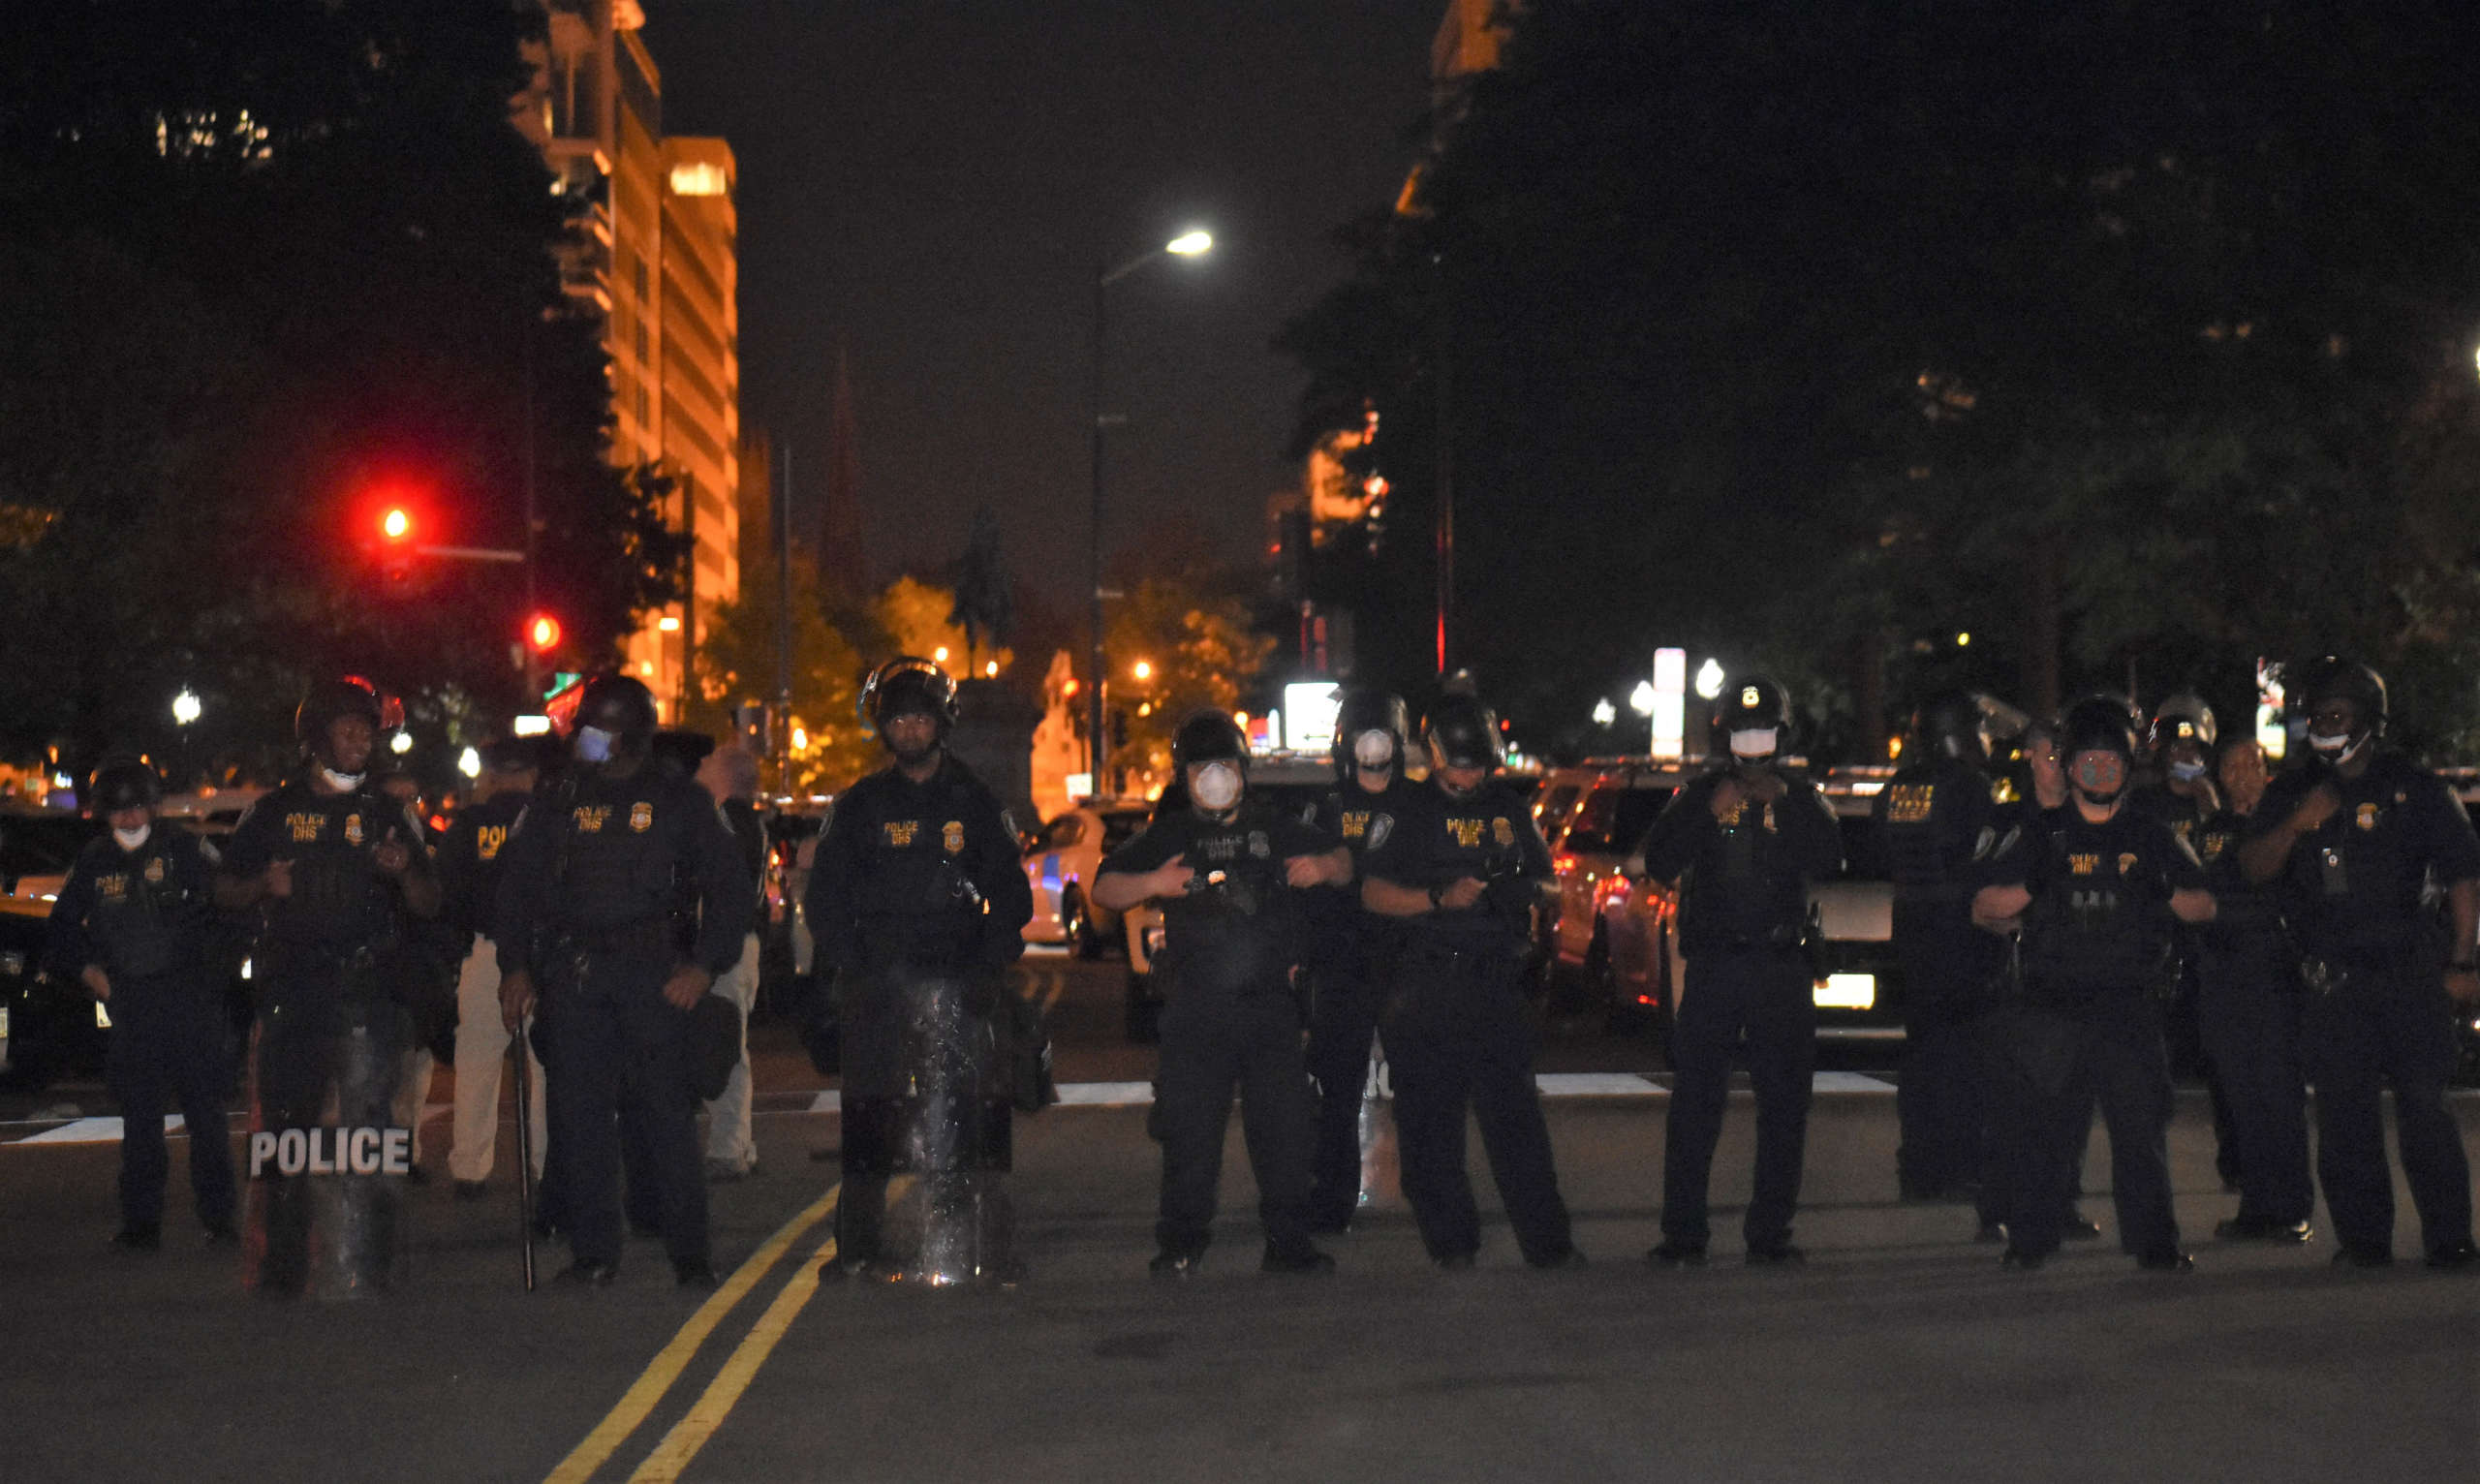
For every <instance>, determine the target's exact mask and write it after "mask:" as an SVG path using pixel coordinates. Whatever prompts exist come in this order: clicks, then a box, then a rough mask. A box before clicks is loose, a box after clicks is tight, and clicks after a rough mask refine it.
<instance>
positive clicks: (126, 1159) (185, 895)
mask: <svg viewBox="0 0 2480 1484" xmlns="http://www.w3.org/2000/svg"><path fill="white" fill-rule="evenodd" d="M162 798H163V793H162V786H161V785H160V783H159V782H158V781H157V779H156V777H155V770H154V769H153V768H150V767H148V766H147V765H146V764H144V763H142V762H140V761H139V760H138V759H136V758H134V757H113V758H109V759H107V760H106V761H105V763H104V765H103V766H102V767H101V768H99V769H97V770H96V773H95V785H94V790H93V794H92V799H93V806H94V811H95V813H96V814H98V815H100V816H102V817H103V819H104V820H105V821H106V823H107V824H109V826H110V833H109V834H107V835H104V836H102V837H100V838H98V839H96V840H93V841H91V842H89V843H88V844H87V846H86V848H85V849H84V850H79V851H78V858H77V860H76V861H75V862H74V863H73V864H72V865H71V866H70V868H69V879H68V880H67V881H64V882H62V884H61V887H60V892H59V896H58V899H57V900H56V901H54V902H53V903H52V904H51V922H50V926H49V929H48V934H47V943H46V945H45V946H46V953H45V957H46V960H47V963H48V964H49V965H50V968H51V972H52V973H53V974H58V975H61V976H62V977H75V978H76V979H78V981H79V982H80V983H82V984H84V985H85V986H86V989H87V990H88V992H89V993H91V994H93V995H94V997H95V998H96V999H97V1000H98V1001H101V1002H103V1003H104V1004H106V1005H109V1006H110V1013H111V1021H112V1039H111V1051H110V1059H109V1065H108V1066H107V1067H106V1077H107V1080H108V1081H109V1085H110V1087H111V1092H112V1096H113V1098H117V1099H118V1100H119V1102H120V1112H121V1145H120V1231H119V1233H118V1234H117V1235H115V1236H114V1237H113V1238H112V1245H113V1246H114V1247H116V1248H119V1249H120V1250H122V1251H124V1252H154V1251H155V1250H156V1249H157V1248H158V1247H160V1246H161V1245H162V1243H163V1220H164V1179H165V1175H166V1173H167V1172H168V1171H169V1170H170V1168H171V1158H170V1156H169V1155H168V1154H167V1153H166V1151H165V1145H164V1113H165V1110H166V1107H167V1105H168V1104H170V1105H172V1106H177V1107H178V1108H179V1109H180V1110H181V1117H182V1119H183V1120H184V1121H185V1122H186V1123H187V1124H188V1126H189V1133H190V1141H189V1142H190V1190H191V1192H192V1193H193V1194H194V1195H195V1196H196V1197H197V1201H198V1217H199V1220H200V1221H202V1222H203V1223H204V1224H205V1226H206V1237H207V1240H208V1241H209V1242H212V1243H216V1244H223V1243H228V1242H231V1241H233V1239H234V1237H235V1236H236V1235H237V1233H236V1232H235V1231H234V1229H233V1150H232V1146H231V1144H230V1143H229V1142H228V1140H227V1136H226V1132H225V1128H224V1098H225V1094H226V1092H227V1091H228V1090H229V1089H230V1087H231V1086H232V1080H233V1076H232V1066H231V1063H230V1060H229V1054H228V1051H227V1047H226V1038H227V1025H226V1021H225V1018H224V994H223V989H222V986H220V985H218V984H217V983H216V982H215V979H214V976H213V974H211V973H210V972H209V970H208V967H207V956H206V934H207V928H208V923H209V912H210V908H209V902H210V899H211V896H212V893H213V890H214V883H213V881H212V879H211V877H212V872H213V870H214V859H215V857H214V854H213V852H212V850H211V849H210V848H208V847H206V846H204V845H202V843H201V842H200V841H199V839H198V838H197V837H196V836H194V835H191V834H189V833H187V832H186V831H183V830H178V829H164V828H161V827H159V826H158V824H157V823H156V819H155V810H156V807H157V805H158V804H160V803H161V802H162Z"/></svg>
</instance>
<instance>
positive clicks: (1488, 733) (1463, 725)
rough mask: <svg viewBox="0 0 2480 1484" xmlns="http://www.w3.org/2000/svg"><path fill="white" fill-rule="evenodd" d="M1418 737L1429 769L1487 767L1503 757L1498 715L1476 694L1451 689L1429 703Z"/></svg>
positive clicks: (1440, 770)
mask: <svg viewBox="0 0 2480 1484" xmlns="http://www.w3.org/2000/svg"><path fill="white" fill-rule="evenodd" d="M1421 740H1422V742H1423V744H1424V745H1425V746H1427V747H1428V749H1429V754H1430V771H1432V772H1433V773H1436V772H1442V771H1444V770H1445V769H1448V768H1480V769H1482V770H1483V771H1485V772H1486V771H1489V770H1491V769H1494V768H1496V767H1497V766H1498V765H1499V764H1500V763H1501V762H1502V761H1504V760H1505V757H1506V754H1505V751H1504V746H1503V745H1502V743H1501V742H1500V739H1499V717H1498V713H1497V712H1495V711H1492V710H1491V709H1490V708H1489V707H1488V706H1485V705H1483V704H1482V703H1481V699H1480V697H1479V696H1473V695H1471V694H1469V693H1464V692H1453V691H1450V692H1448V693H1447V694H1446V695H1444V696H1440V697H1439V699H1438V704H1436V705H1434V706H1432V707H1430V712H1429V715H1428V717H1426V718H1425V719H1423V721H1422V723H1421Z"/></svg>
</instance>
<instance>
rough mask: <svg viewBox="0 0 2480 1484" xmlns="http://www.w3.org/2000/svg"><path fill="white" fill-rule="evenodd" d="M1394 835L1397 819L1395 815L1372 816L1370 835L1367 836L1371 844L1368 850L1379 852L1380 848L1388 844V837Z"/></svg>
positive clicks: (1370, 819) (1370, 818)
mask: <svg viewBox="0 0 2480 1484" xmlns="http://www.w3.org/2000/svg"><path fill="white" fill-rule="evenodd" d="M1393 833H1395V817H1394V816H1393V815H1391V814H1374V815H1371V816H1370V817H1369V833H1368V836H1367V839H1368V841H1369V844H1368V846H1367V847H1366V849H1368V850H1377V849H1378V848H1379V847H1380V846H1381V845H1384V844H1385V843H1386V837H1387V836H1389V835H1391V834H1393Z"/></svg>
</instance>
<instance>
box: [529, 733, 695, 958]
mask: <svg viewBox="0 0 2480 1484" xmlns="http://www.w3.org/2000/svg"><path fill="white" fill-rule="evenodd" d="M674 781H675V780H674V778H673V775H671V774H670V773H668V772H666V771H665V770H663V769H661V768H659V767H658V766H656V765H655V764H653V763H651V762H649V763H647V764H646V765H644V766H642V767H640V768H639V769H638V770H637V771H636V772H635V774H633V775H631V776H630V777H628V778H625V779H621V780H618V781H617V782H612V781H607V780H603V779H582V780H579V781H578V782H577V784H576V786H575V787H574V788H562V789H560V790H559V791H558V792H557V793H555V794H554V795H553V796H552V797H551V798H549V799H547V800H545V801H544V804H543V806H542V807H547V808H548V809H550V810H551V811H552V820H551V823H552V825H553V827H554V828H556V829H558V830H559V831H560V832H561V839H560V842H559V847H558V850H557V852H556V857H555V858H556V860H557V864H556V866H555V867H554V869H555V870H556V871H557V873H558V881H557V884H556V885H555V887H554V889H553V892H552V900H551V912H550V915H551V920H552V921H553V922H555V923H557V924H558V925H559V926H560V927H562V928H566V929H568V930H571V931H584V932H611V931H614V930H617V929H621V928H654V927H664V928H667V927H668V926H669V924H670V918H671V910H672V906H673V902H672V894H673V882H672V878H673V864H674V862H673V859H672V850H671V848H670V846H669V844H668V842H669V841H671V840H673V839H676V838H678V836H677V834H676V833H675V823H674V821H672V820H671V819H669V818H668V815H669V812H670V811H672V810H675V809H688V808H696V807H698V806H699V805H700V804H702V803H705V798H706V795H705V792H704V790H702V789H697V792H696V796H695V797H694V798H693V797H691V796H690V794H689V790H688V789H683V788H673V787H671V785H672V784H673V783H674ZM691 788H695V786H694V785H692V786H691ZM706 807H709V808H711V807H712V805H711V804H708V805H706Z"/></svg>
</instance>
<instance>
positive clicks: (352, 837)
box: [345, 814, 361, 845]
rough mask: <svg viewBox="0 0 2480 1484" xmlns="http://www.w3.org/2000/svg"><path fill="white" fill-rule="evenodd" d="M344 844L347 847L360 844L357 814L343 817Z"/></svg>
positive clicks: (359, 819)
mask: <svg viewBox="0 0 2480 1484" xmlns="http://www.w3.org/2000/svg"><path fill="white" fill-rule="evenodd" d="M345 843H346V844H347V845H359V844H361V816H359V815H357V814H349V815H347V816H345Z"/></svg>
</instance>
